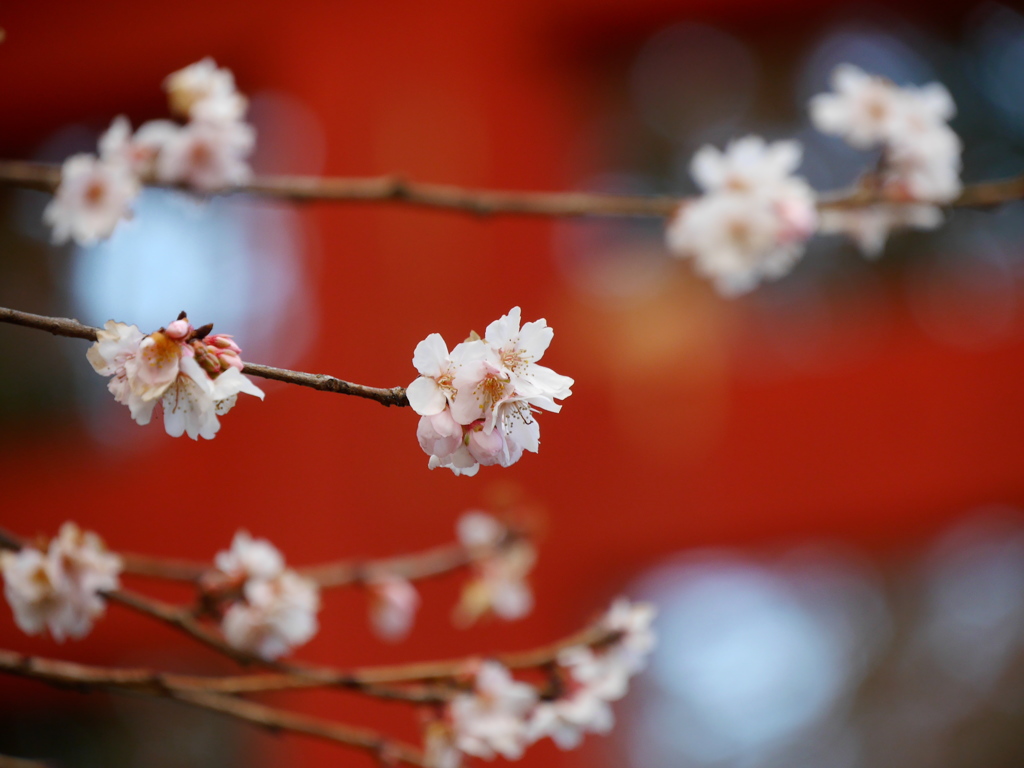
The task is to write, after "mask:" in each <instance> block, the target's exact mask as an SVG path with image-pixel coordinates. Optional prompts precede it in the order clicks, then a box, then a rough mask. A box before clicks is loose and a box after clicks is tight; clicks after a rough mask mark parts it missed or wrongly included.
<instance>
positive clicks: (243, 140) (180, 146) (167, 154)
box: [156, 121, 256, 191]
mask: <svg viewBox="0 0 1024 768" xmlns="http://www.w3.org/2000/svg"><path fill="white" fill-rule="evenodd" d="M255 145H256V132H255V130H254V129H253V127H252V126H251V125H249V124H247V123H242V122H225V123H220V122H205V121H194V122H192V123H189V124H188V125H186V126H184V127H183V128H181V129H180V130H178V131H176V132H175V133H174V134H172V135H169V136H168V137H166V139H165V141H164V143H163V146H162V148H161V151H160V154H159V155H158V156H157V159H156V177H157V179H159V180H160V181H162V182H166V183H169V184H185V185H187V186H190V187H193V188H195V189H198V190H201V191H213V190H216V189H220V188H222V187H230V186H234V185H238V184H244V183H245V182H247V181H248V180H249V178H250V177H251V176H252V170H251V169H250V167H249V164H248V162H247V161H246V158H247V157H248V156H249V155H250V154H251V153H252V150H253V147H254V146H255Z"/></svg>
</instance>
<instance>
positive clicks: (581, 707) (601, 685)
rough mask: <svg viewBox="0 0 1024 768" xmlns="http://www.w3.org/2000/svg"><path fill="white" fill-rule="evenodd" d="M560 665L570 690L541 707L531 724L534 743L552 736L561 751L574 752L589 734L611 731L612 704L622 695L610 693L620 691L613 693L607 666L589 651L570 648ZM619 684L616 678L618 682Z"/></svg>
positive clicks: (612, 722)
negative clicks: (610, 702) (572, 750)
mask: <svg viewBox="0 0 1024 768" xmlns="http://www.w3.org/2000/svg"><path fill="white" fill-rule="evenodd" d="M558 663H559V665H560V666H561V667H562V668H563V669H564V670H565V671H566V672H567V675H566V678H567V679H566V680H565V681H564V682H563V686H564V687H565V688H566V690H565V691H564V692H563V693H561V694H560V695H559V696H558V697H557V698H555V699H553V700H551V701H544V702H541V703H540V704H538V705H537V708H536V709H535V710H534V712H533V716H532V717H531V719H530V722H529V734H530V740H531V741H537V740H539V739H541V738H544V737H545V736H549V737H551V739H552V740H553V741H554V742H555V743H556V744H557V745H558V746H559V747H560V748H561V749H574V748H576V747H578V746H579V744H580V742H581V741H582V740H583V735H584V734H585V733H608V731H610V730H611V728H612V726H613V725H614V724H615V717H614V715H613V714H612V710H611V707H610V706H609V705H608V702H609V701H613V700H615V699H616V698H619V696H614V695H612V696H610V695H608V694H609V693H618V689H617V688H616V689H614V690H609V686H608V685H607V684H606V683H605V679H604V678H605V677H606V676H607V670H606V669H605V665H602V664H601V663H600V662H599V661H598V660H597V658H596V657H595V655H594V653H593V652H592V651H591V650H590V649H589V648H583V647H574V648H567V649H566V650H564V651H562V652H561V653H560V654H559V656H558ZM618 682H619V678H618V677H616V678H615V680H614V683H615V684H618ZM623 682H624V681H623Z"/></svg>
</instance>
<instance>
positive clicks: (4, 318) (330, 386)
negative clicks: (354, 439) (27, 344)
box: [0, 307, 409, 406]
mask: <svg viewBox="0 0 1024 768" xmlns="http://www.w3.org/2000/svg"><path fill="white" fill-rule="evenodd" d="M0 323H11V324H12V325H20V326H23V327H25V328H34V329H36V330H39V331H46V332H47V333H52V334H53V335H54V336H69V337H71V338H74V339H85V340H87V341H96V334H97V333H98V332H99V330H100V329H99V328H94V327H92V326H91V325H83V324H82V323H80V322H78V321H77V320H73V319H71V318H66V317H46V316H44V315H33V314H31V313H29V312H20V311H18V310H16V309H7V308H5V307H0ZM242 372H243V373H248V374H250V375H252V376H259V377H261V378H264V379H273V380H274V381H283V382H286V383H288V384H298V385H299V386H300V387H310V388H311V389H319V390H320V391H322V392H336V393H338V394H340V395H354V396H356V397H362V398H366V399H367V400H376V401H377V402H378V403H380V404H381V405H386V406H391V405H397V406H406V405H408V404H409V401H408V399H406V397H405V388H404V387H392V388H390V389H382V388H379V387H367V386H364V385H362V384H353V383H351V382H348V381H342V380H341V379H336V378H334V377H333V376H328V375H326V374H323V373H302V372H301V371H289V370H285V369H284V368H273V367H271V366H269V365H257V364H255V363H250V364H247V365H246V366H245V368H244V369H243V371H242Z"/></svg>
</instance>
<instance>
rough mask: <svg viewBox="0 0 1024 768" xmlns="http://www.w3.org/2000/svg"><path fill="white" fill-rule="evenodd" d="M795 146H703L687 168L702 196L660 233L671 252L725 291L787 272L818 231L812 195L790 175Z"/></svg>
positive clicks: (755, 140)
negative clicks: (664, 233) (688, 262)
mask: <svg viewBox="0 0 1024 768" xmlns="http://www.w3.org/2000/svg"><path fill="white" fill-rule="evenodd" d="M800 157H801V148H800V145H799V144H798V143H797V142H794V141H780V142H775V143H773V144H768V143H766V142H765V141H764V140H763V139H761V138H760V137H757V136H748V137H746V138H743V139H740V140H738V141H734V142H732V143H731V144H729V146H728V147H727V148H726V150H725V152H719V151H718V150H716V149H715V148H713V147H710V146H706V147H703V148H702V149H701V150H699V151H698V152H697V153H696V154H695V155H694V158H693V161H692V163H691V165H690V172H691V174H692V175H693V177H694V179H695V180H696V181H697V183H698V184H699V185H700V186H701V188H702V189H703V190H704V191H705V194H704V195H702V196H701V197H699V198H697V199H696V200H693V201H690V202H688V203H686V204H684V205H683V206H681V207H680V209H679V211H678V212H677V213H676V215H675V216H674V217H673V218H672V220H671V221H670V222H669V224H668V228H667V230H666V239H667V242H668V247H669V250H670V251H671V252H672V253H673V254H675V255H677V256H680V257H684V258H692V259H693V261H694V265H695V267H696V269H697V271H698V272H699V273H701V274H702V275H704V276H706V277H708V278H709V279H711V280H712V281H713V282H714V283H715V286H716V287H717V288H718V290H719V291H721V292H722V293H724V294H727V295H735V294H739V293H743V292H745V291H749V290H751V289H752V288H754V287H755V286H756V285H757V284H758V283H759V282H760V281H761V280H763V279H774V278H778V277H780V276H782V275H784V274H786V273H787V272H788V271H789V270H790V269H791V268H792V267H793V265H794V264H795V263H796V262H797V261H798V260H799V258H800V257H801V256H802V255H803V249H804V243H805V242H806V240H807V239H808V238H809V237H810V236H811V235H812V234H814V231H815V229H816V228H817V212H816V210H815V199H814V192H813V191H812V190H811V188H810V186H808V185H807V183H806V182H805V181H804V180H803V179H800V178H798V177H795V176H793V175H792V174H793V172H794V171H795V170H796V167H797V166H798V165H799V163H800Z"/></svg>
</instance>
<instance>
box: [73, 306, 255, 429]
mask: <svg viewBox="0 0 1024 768" xmlns="http://www.w3.org/2000/svg"><path fill="white" fill-rule="evenodd" d="M209 338H210V337H203V336H202V334H200V333H198V332H197V331H196V329H195V328H193V327H192V325H191V324H190V323H189V322H188V318H186V317H184V316H182V317H179V318H178V320H176V321H174V322H173V323H171V324H170V325H168V326H167V327H166V328H161V329H160V330H159V331H156V332H154V333H151V334H149V335H148V336H143V335H142V333H141V332H140V331H139V329H138V328H137V327H136V326H134V325H131V326H129V325H125V324H124V323H117V322H114V321H113V320H108V321H107V323H106V325H105V327H104V329H103V330H100V331H99V332H98V333H97V340H96V343H95V344H93V345H92V346H91V347H90V348H89V350H88V352H87V353H86V357H87V358H88V360H89V362H90V363H91V364H92V366H93V368H94V369H95V370H96V372H97V373H99V374H100V375H102V376H110V377H111V379H110V382H109V384H108V385H107V388H108V389H109V390H110V392H111V393H112V394H113V395H114V397H115V399H116V400H117V402H119V403H122V404H123V405H127V406H128V408H129V411H130V412H131V415H132V418H133V419H134V420H135V421H136V422H137V423H138V424H148V423H149V421H150V418H152V414H153V409H154V408H155V407H156V404H157V402H160V403H162V405H163V410H164V428H165V429H166V431H167V434H169V435H171V436H172V437H180V436H181V435H182V434H185V433H187V434H188V436H189V437H191V438H192V439H193V440H196V439H198V438H199V437H203V438H206V439H207V440H211V439H213V437H214V436H215V435H216V434H217V432H218V430H219V429H220V421H219V419H218V418H217V417H218V416H222V415H224V414H225V413H227V412H228V411H230V410H231V408H232V407H233V406H234V404H235V401H236V400H237V398H238V395H239V394H240V393H245V394H249V395H254V396H255V397H259V398H260V399H261V400H262V399H263V390H261V389H260V388H259V387H257V386H256V385H255V384H253V383H252V382H251V381H250V380H249V379H248V378H247V377H246V376H243V375H242V373H241V371H240V368H239V365H240V363H241V358H240V356H239V353H240V352H241V350H240V349H238V347H237V345H235V344H234V342H232V341H231V340H230V337H228V336H214V337H212V338H213V340H214V341H212V342H211V341H209V340H208V339H209ZM224 344H226V345H227V346H226V347H225V346H221V345H224ZM197 357H198V359H199V360H202V361H203V363H204V364H205V366H206V367H205V368H204V367H203V365H200V363H199V362H197Z"/></svg>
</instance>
